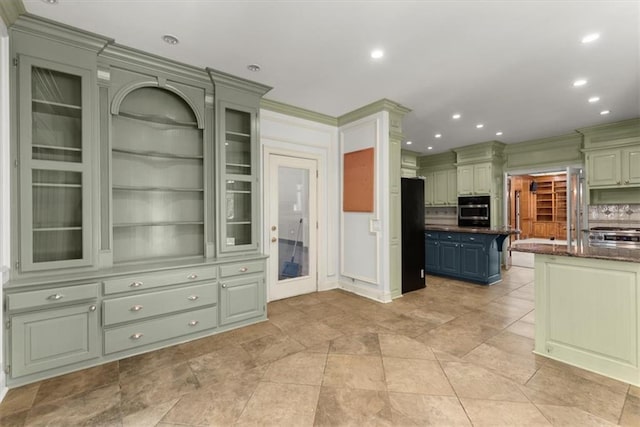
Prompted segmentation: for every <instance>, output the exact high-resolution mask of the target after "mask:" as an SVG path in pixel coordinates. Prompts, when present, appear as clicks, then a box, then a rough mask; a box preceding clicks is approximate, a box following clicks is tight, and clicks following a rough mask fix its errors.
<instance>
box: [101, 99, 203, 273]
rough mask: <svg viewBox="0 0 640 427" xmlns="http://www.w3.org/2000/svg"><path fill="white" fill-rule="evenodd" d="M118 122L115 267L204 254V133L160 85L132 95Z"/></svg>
mask: <svg viewBox="0 0 640 427" xmlns="http://www.w3.org/2000/svg"><path fill="white" fill-rule="evenodd" d="M116 111H117V114H114V115H113V117H112V133H111V160H112V161H111V168H112V169H111V177H112V178H111V182H112V184H111V190H112V194H111V195H112V215H113V216H112V219H113V221H112V226H113V262H114V263H116V264H119V263H127V262H138V261H152V260H158V259H163V258H171V259H176V258H187V257H195V256H204V247H205V232H204V226H205V225H204V200H205V195H204V193H205V179H204V156H203V131H202V129H201V126H199V124H198V119H197V116H196V114H195V113H194V111H193V110H192V109H191V107H190V106H189V104H188V103H187V102H185V100H184V99H182V98H181V97H180V96H179V95H177V94H175V93H173V92H171V91H169V90H166V89H162V88H158V87H141V88H137V89H134V90H132V91H131V92H129V93H128V94H127V95H126V96H125V97H124V99H122V102H121V103H120V105H119V106H118V108H117V109H116Z"/></svg>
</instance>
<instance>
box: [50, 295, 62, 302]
mask: <svg viewBox="0 0 640 427" xmlns="http://www.w3.org/2000/svg"><path fill="white" fill-rule="evenodd" d="M62 298H64V295H62V294H53V295H49V296H48V297H47V299H48V300H51V301H58V300H61V299H62Z"/></svg>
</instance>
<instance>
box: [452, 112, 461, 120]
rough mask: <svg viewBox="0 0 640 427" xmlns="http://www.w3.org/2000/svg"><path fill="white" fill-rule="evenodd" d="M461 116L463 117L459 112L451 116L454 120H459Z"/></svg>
mask: <svg viewBox="0 0 640 427" xmlns="http://www.w3.org/2000/svg"><path fill="white" fill-rule="evenodd" d="M460 117H462V115H460V114H459V113H455V114H454V115H453V116H451V118H452V119H454V120H458V119H459V118H460Z"/></svg>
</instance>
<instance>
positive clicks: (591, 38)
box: [582, 33, 600, 43]
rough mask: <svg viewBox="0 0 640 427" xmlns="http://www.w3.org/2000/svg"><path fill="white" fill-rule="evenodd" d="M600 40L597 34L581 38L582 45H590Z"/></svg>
mask: <svg viewBox="0 0 640 427" xmlns="http://www.w3.org/2000/svg"><path fill="white" fill-rule="evenodd" d="M599 38H600V34H599V33H593V34H588V35H586V36H584V37H583V38H582V43H591V42H594V41H596V40H598V39H599Z"/></svg>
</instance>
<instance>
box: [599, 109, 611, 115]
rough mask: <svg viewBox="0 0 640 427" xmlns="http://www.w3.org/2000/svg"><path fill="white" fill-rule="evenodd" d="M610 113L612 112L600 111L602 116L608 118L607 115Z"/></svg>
mask: <svg viewBox="0 0 640 427" xmlns="http://www.w3.org/2000/svg"><path fill="white" fill-rule="evenodd" d="M610 112H611V111H609V110H602V111H600V115H601V116H606V115H607V114H609V113H610Z"/></svg>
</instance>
